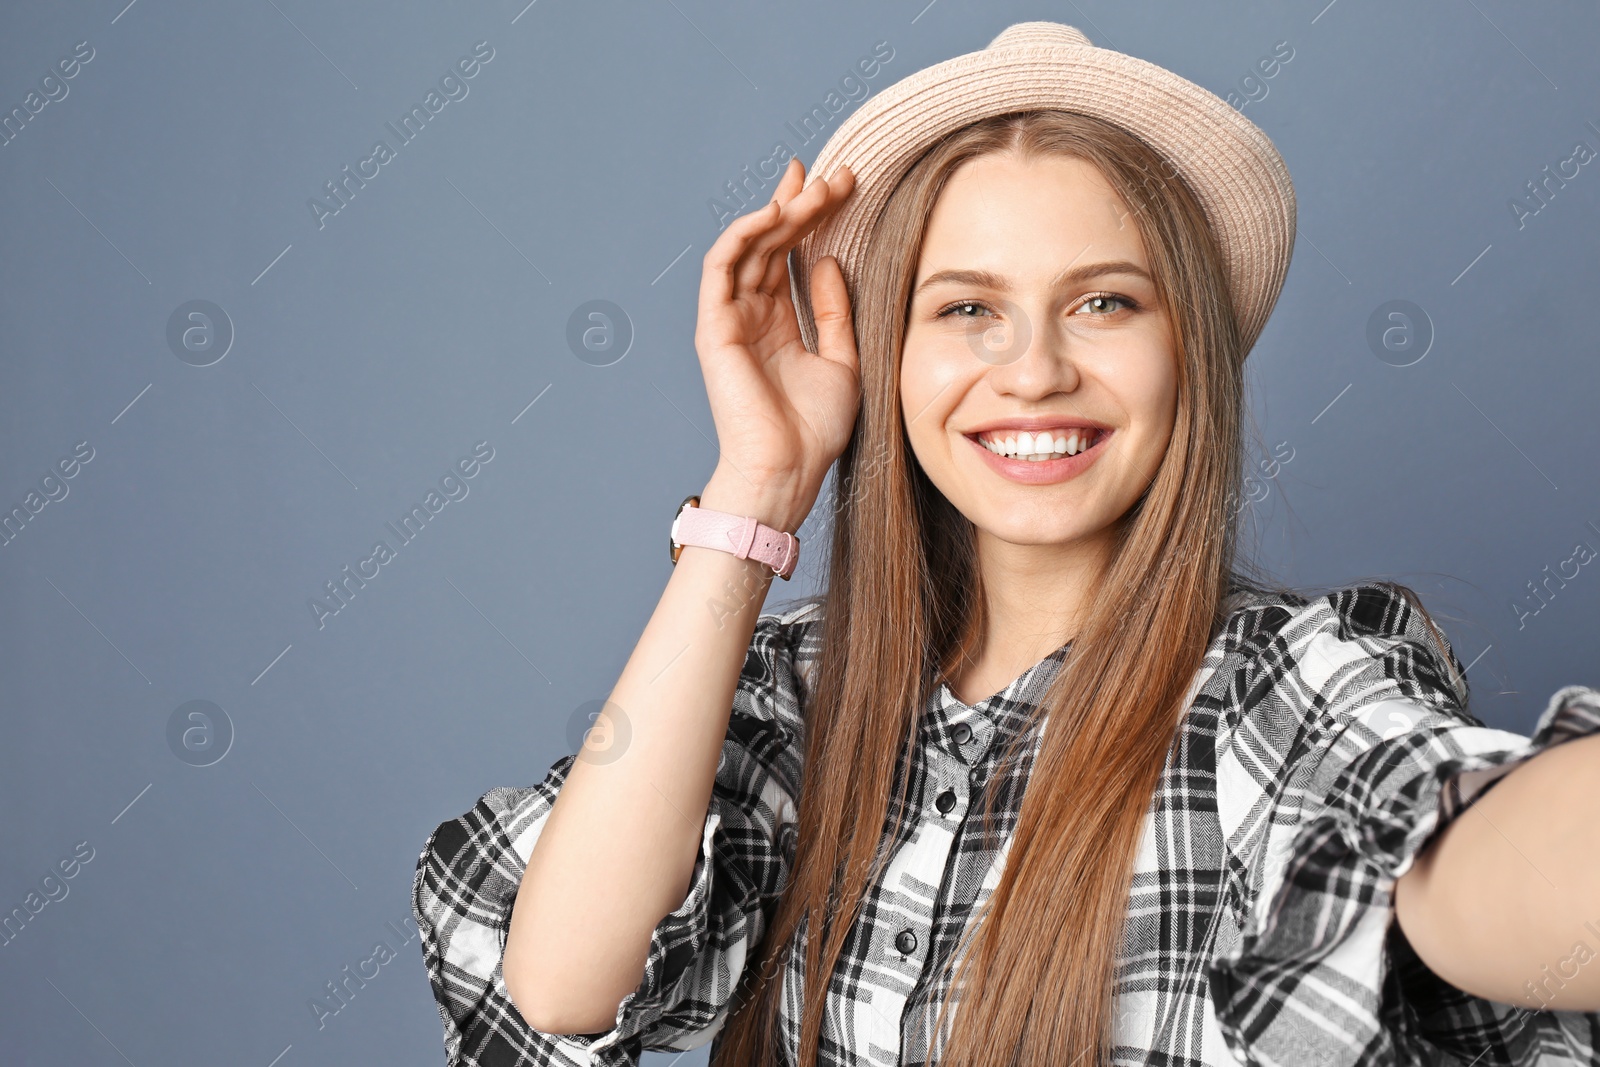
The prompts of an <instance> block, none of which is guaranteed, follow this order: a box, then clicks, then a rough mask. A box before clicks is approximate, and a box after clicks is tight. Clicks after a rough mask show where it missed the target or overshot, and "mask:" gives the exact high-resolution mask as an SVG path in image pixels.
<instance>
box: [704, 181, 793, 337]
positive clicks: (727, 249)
mask: <svg viewBox="0 0 1600 1067" xmlns="http://www.w3.org/2000/svg"><path fill="white" fill-rule="evenodd" d="M781 213H782V208H781V206H780V205H779V204H778V202H777V201H776V200H770V201H768V202H767V204H766V206H765V207H762V208H758V209H756V210H755V211H752V212H750V213H749V214H747V215H741V216H740V217H739V218H737V219H734V220H733V221H732V222H730V223H729V224H728V228H727V229H725V230H723V231H722V234H721V235H720V236H719V237H718V238H717V239H716V240H715V241H713V242H712V244H711V247H710V248H709V249H707V250H706V254H705V259H704V260H703V261H702V264H701V265H702V271H701V276H700V314H701V315H702V316H704V315H705V314H706V313H707V312H708V311H711V310H713V309H715V308H718V307H722V306H723V305H725V304H728V303H730V302H732V300H733V294H734V268H735V267H737V266H738V264H739V261H740V258H741V257H742V256H743V255H744V253H745V250H746V249H747V248H748V247H749V246H750V242H751V241H753V240H755V238H756V237H757V236H758V235H760V234H761V233H764V232H765V231H766V230H767V229H769V228H770V227H772V226H773V225H775V224H776V223H777V221H778V218H779V216H780V214H781Z"/></svg>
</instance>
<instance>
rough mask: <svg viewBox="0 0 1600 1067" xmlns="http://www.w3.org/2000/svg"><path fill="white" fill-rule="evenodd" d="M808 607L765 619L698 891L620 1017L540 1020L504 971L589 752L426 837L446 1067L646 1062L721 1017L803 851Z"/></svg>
mask: <svg viewBox="0 0 1600 1067" xmlns="http://www.w3.org/2000/svg"><path fill="white" fill-rule="evenodd" d="M812 606H813V605H812V604H810V603H807V604H805V605H802V606H801V607H800V608H798V609H791V610H789V611H786V612H779V613H768V614H763V615H761V616H760V617H759V618H758V620H757V623H756V628H755V633H754V636H753V637H752V639H751V643H750V648H749V651H748V653H747V655H746V659H745V664H744V667H743V669H742V671H741V673H740V677H739V680H738V683H737V685H736V687H735V692H734V705H733V709H732V713H731V715H730V717H729V724H728V732H727V736H726V737H725V739H724V742H723V747H722V755H721V758H720V759H719V761H718V765H717V774H716V780H715V783H714V785H713V787H712V793H711V801H710V804H709V807H708V809H707V811H706V817H705V824H704V827H703V830H702V835H701V840H700V850H699V854H698V855H697V856H696V858H695V863H694V871H693V875H692V878H691V884H690V887H689V891H688V894H687V896H686V897H685V898H684V901H683V903H682V904H681V905H680V906H679V907H677V908H676V909H674V910H673V911H672V912H670V913H669V914H667V915H666V916H664V917H663V918H662V919H661V922H660V923H659V924H658V925H657V926H656V928H655V930H654V932H653V933H652V935H651V938H650V948H649V954H648V957H647V959H646V961H645V969H644V976H643V978H642V979H641V981H640V983H639V987H638V988H637V989H635V990H634V991H633V992H631V993H629V994H628V995H627V996H625V997H624V998H623V1000H622V1002H621V1004H619V1005H618V1007H617V1018H616V1023H615V1025H614V1026H613V1027H612V1028H611V1029H609V1030H606V1031H604V1032H602V1033H597V1034H586V1035H559V1034H549V1033H544V1032H541V1031H538V1030H535V1029H534V1028H532V1027H531V1026H529V1025H528V1024H527V1023H526V1022H525V1021H524V1020H523V1018H522V1016H521V1015H520V1014H519V1013H518V1011H517V1009H516V1006H515V1005H514V1004H513V1003H512V1001H511V999H510V997H509V995H508V994H507V992H506V986H505V979H504V975H503V973H502V970H501V962H502V957H503V954H504V950H505V943H506V934H507V932H508V930H509V928H510V923H511V909H512V904H513V903H514V901H515V899H516V893H517V887H518V885H519V884H520V882H521V878H522V872H523V869H524V868H525V867H526V865H527V860H528V856H529V855H530V854H531V852H532V849H533V846H534V843H535V842H536V841H537V840H538V837H539V833H540V831H541V830H542V829H543V827H544V823H545V820H546V818H547V817H548V816H549V813H550V809H551V806H552V805H553V804H554V802H555V798H556V796H557V795H558V794H559V792H560V790H561V785H562V783H563V781H565V779H566V775H567V772H568V771H569V770H570V769H571V767H572V764H573V762H574V761H575V760H576V758H577V757H576V756H575V755H568V756H563V757H562V758H561V759H560V760H558V761H556V763H555V764H554V765H553V766H552V767H551V768H550V770H549V772H548V773H547V774H546V775H545V777H544V780H543V781H541V782H540V783H539V784H537V785H533V786H526V787H517V788H512V787H499V788H495V789H491V790H489V791H488V792H487V793H485V794H483V796H482V797H481V798H480V799H479V800H478V802H477V803H476V804H475V805H473V807H472V809H471V810H470V811H468V812H467V813H466V814H464V815H462V816H461V817H460V818H456V819H451V820H449V821H448V822H444V823H441V824H440V825H439V826H438V827H437V828H436V829H435V830H434V831H433V833H432V834H431V835H430V836H429V837H428V840H427V843H426V844H425V846H424V847H423V850H422V853H421V855H420V857H419V858H418V862H417V871H416V877H415V880H414V882H413V886H412V911H413V914H414V915H415V917H416V919H417V924H418V927H419V929H420V933H421V944H422V953H423V961H424V964H425V965H426V967H427V971H428V979H429V983H430V985H431V987H432V989H433V995H434V999H435V1000H436V1001H437V1002H438V1006H439V1014H440V1016H441V1018H442V1020H443V1022H444V1044H445V1052H446V1056H447V1064H448V1067H490V1065H493V1067H513V1065H523V1064H563V1065H566V1064H597V1065H598V1064H605V1065H618V1064H637V1063H638V1061H639V1055H640V1052H641V1051H642V1050H643V1049H647V1048H648V1049H661V1050H677V1049H690V1048H695V1047H698V1046H700V1045H702V1044H705V1043H706V1042H708V1041H710V1040H711V1039H712V1037H714V1036H715V1034H716V1033H717V1031H718V1030H720V1029H721V1027H722V1024H723V1023H724V1022H725V1021H726V1017H727V1014H728V1008H729V1006H730V1002H731V999H732V993H733V990H734V989H735V988H736V987H737V984H738V981H739V978H740V975H741V973H742V971H743V969H744V965H745V962H746V960H747V959H752V958H753V957H754V950H755V948H756V946H757V944H758V943H759V941H760V939H761V936H762V934H763V933H764V932H765V930H766V927H767V924H768V922H769V921H770V919H771V917H772V912H773V910H774V909H775V908H776V906H777V901H778V897H779V895H780V893H781V891H782V888H783V886H784V884H785V883H786V881H787V879H788V872H789V865H790V863H791V862H792V861H793V857H794V833H795V822H796V815H797V813H796V803H797V798H798V797H799V785H800V782H799V774H800V760H801V752H802V742H801V739H802V726H803V723H802V719H801V710H800V692H801V689H800V686H801V683H802V679H801V678H800V677H799V673H798V672H797V670H796V665H797V656H798V654H799V651H800V649H799V645H800V642H801V641H802V640H804V639H805V638H806V637H807V636H808V631H807V628H806V625H805V619H806V618H807V616H808V613H809V612H810V611H811V609H812Z"/></svg>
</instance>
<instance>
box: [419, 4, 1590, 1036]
mask: <svg viewBox="0 0 1600 1067" xmlns="http://www.w3.org/2000/svg"><path fill="white" fill-rule="evenodd" d="M1157 146H1160V147H1159V148H1158V147H1157ZM840 160H842V161H843V163H844V164H845V165H840V166H838V167H837V169H830V171H829V173H828V174H827V176H826V177H823V176H820V174H819V172H820V171H821V170H822V169H823V165H824V163H830V164H831V163H834V162H838V161H840ZM803 170H804V168H803V167H802V166H801V165H800V163H799V161H798V160H791V161H790V164H789V168H788V170H787V171H786V172H785V173H784V175H783V177H782V180H781V181H780V182H779V184H778V186H777V189H776V192H775V193H774V195H773V197H772V200H771V202H770V203H769V204H768V205H767V206H766V207H765V208H762V209H758V210H755V211H752V212H750V213H748V214H746V215H745V216H744V217H742V218H741V219H739V220H738V221H736V222H734V223H733V224H732V225H730V226H729V227H728V228H727V230H726V231H725V232H724V233H723V234H722V235H721V236H720V237H719V238H718V239H717V241H716V243H715V244H714V245H713V246H712V248H711V249H710V251H709V252H708V253H707V254H706V256H705V260H704V276H703V279H702V282H701V292H700V310H699V326H698V330H697V334H696V347H697V349H698V351H699V355H700V362H701V368H702V371H703V373H704V376H705V380H706V389H707V393H708V395H709V398H710V403H711V410H712V413H713V416H714V418H715V421H716V428H717V435H718V440H719V446H720V450H721V456H720V459H719V461H718V464H717V467H716V470H715V471H714V472H713V474H712V475H711V478H710V480H709V482H708V483H707V484H706V486H705V489H704V490H703V491H702V492H701V493H700V494H698V501H694V500H691V501H686V502H685V503H686V505H688V506H687V507H685V508H683V509H680V515H679V519H678V521H677V522H676V523H675V525H674V538H673V540H674V546H675V547H674V559H675V561H676V565H675V567H674V569H673V571H672V574H671V577H670V578H669V580H668V581H667V584H666V589H665V591H664V592H663V594H662V596H661V600H660V603H659V604H658V606H657V608H656V610H655V613H654V614H653V615H652V616H651V618H650V621H649V623H648V625H647V626H646V627H645V629H644V632H643V634H642V636H641V638H640V640H639V643H638V645H637V647H636V648H635V649H634V652H633V655H632V657H631V658H630V659H629V660H628V662H627V665H626V667H625V668H624V670H623V672H622V674H621V677H620V678H619V679H618V681H617V684H616V686H615V688H614V689H613V690H612V692H611V694H610V699H609V701H608V702H607V704H606V708H605V711H604V712H603V713H602V716H601V720H600V721H599V722H598V723H597V727H598V728H597V729H596V730H594V731H592V732H591V734H590V736H589V740H587V741H586V743H585V746H584V748H583V750H582V751H580V752H579V753H578V754H576V755H575V756H568V757H565V758H563V759H562V760H560V761H558V762H557V763H556V765H555V766H554V767H552V768H551V770H550V771H549V773H548V774H547V775H546V777H545V778H544V780H543V781H542V782H541V783H540V784H538V785H535V786H530V787H526V788H515V789H512V788H501V789H494V790H491V791H489V792H488V793H487V794H485V795H484V796H483V798H482V799H481V800H480V801H479V802H478V803H477V804H476V805H475V806H474V807H473V809H472V810H471V811H469V812H467V813H466V814H465V815H463V816H462V817H461V818H459V819H453V820H450V821H448V822H446V823H444V824H442V825H440V826H439V827H438V829H437V830H436V831H435V832H434V833H433V835H432V836H431V837H430V838H429V840H428V842H427V845H426V847H425V848H424V850H423V853H422V856H421V857H420V862H419V864H418V871H417V880H416V885H415V895H414V903H415V910H416V916H417V919H418V922H419V923H420V925H421V928H422V932H423V938H422V941H423V950H424V956H425V960H426V963H427V966H428V969H429V974H430V978H431V980H432V984H433V989H434V992H435V995H436V997H437V999H438V1001H439V1005H440V1010H441V1015H442V1017H443V1020H444V1024H445V1041H446V1048H447V1051H448V1053H449V1061H450V1063H451V1064H453V1065H454V1064H462V1065H477V1064H482V1065H489V1064H493V1065H497V1067H499V1065H510V1064H534V1063H540V1064H542V1063H553V1064H573V1063H596V1064H627V1063H636V1062H637V1060H638V1057H639V1054H640V1050H641V1049H643V1048H654V1049H687V1048H692V1047H695V1046H698V1045H701V1044H704V1043H706V1042H707V1041H712V1040H715V1042H716V1043H715V1045H714V1046H713V1054H712V1062H713V1063H714V1064H716V1065H719V1067H722V1065H737V1067H755V1065H760V1067H768V1065H776V1064H802V1063H803V1064H812V1063H821V1064H830V1065H866V1064H926V1063H945V1064H960V1065H963V1067H966V1065H994V1067H1001V1065H1012V1064H1020V1065H1025V1067H1032V1065H1040V1067H1064V1065H1070V1064H1074V1063H1079V1062H1081V1063H1082V1064H1084V1065H1085V1067H1087V1065H1091V1064H1100V1063H1111V1062H1115V1063H1165V1064H1191V1065H1207V1067H1221V1065H1229V1064H1238V1063H1248V1064H1273V1065H1276V1064H1295V1065H1300V1064H1307V1063H1312V1064H1392V1063H1406V1064H1410V1063H1430V1064H1432V1063H1439V1064H1457V1065H1460V1067H1466V1065H1468V1064H1484V1065H1487V1064H1518V1065H1531V1064H1541V1065H1556V1064H1578V1063H1587V1064H1593V1063H1600V1053H1597V1051H1596V1050H1597V1048H1600V963H1595V964H1593V965H1590V961H1591V960H1593V959H1594V958H1595V956H1596V955H1597V954H1600V800H1597V798H1600V790H1597V789H1596V783H1597V782H1600V738H1596V737H1594V736H1593V735H1594V734H1595V733H1597V732H1600V692H1596V691H1595V690H1593V689H1589V688H1585V687H1581V686H1569V687H1567V688H1565V689H1562V690H1561V691H1559V692H1558V693H1556V694H1555V695H1554V696H1553V697H1552V699H1551V701H1550V703H1549V706H1548V708H1547V710H1546V711H1545V714H1544V716H1543V717H1542V718H1541V720H1540V722H1539V725H1538V729H1537V731H1536V733H1535V735H1534V736H1533V737H1532V738H1531V739H1530V738H1526V737H1522V736H1520V735H1516V734H1511V733H1506V732H1503V731H1499V730H1492V729H1488V728H1486V727H1484V726H1483V724H1482V723H1481V722H1479V721H1478V720H1477V719H1476V718H1475V717H1473V716H1472V715H1471V714H1470V713H1469V712H1468V710H1467V685H1466V679H1465V677H1464V674H1463V671H1462V669H1461V665H1460V662H1459V660H1458V659H1457V658H1456V656H1455V654H1454V652H1453V651H1452V649H1451V648H1450V645H1449V643H1448V641H1447V640H1446V639H1445V637H1444V636H1443V635H1442V634H1441V633H1440V631H1439V629H1438V628H1437V627H1436V626H1435V625H1434V623H1433V622H1432V620H1431V619H1430V618H1429V617H1428V615H1427V613H1426V612H1425V610H1424V609H1423V608H1422V606H1421V604H1420V603H1419V602H1418V601H1417V600H1416V598H1415V596H1414V594H1412V593H1411V591H1410V590H1408V589H1406V588H1404V587H1402V586H1397V585H1390V584H1386V583H1378V582H1361V583H1357V584H1353V585H1348V586H1344V587H1340V588H1337V589H1334V590H1332V591H1331V592H1327V593H1324V594H1322V595H1311V594H1309V593H1307V592H1302V593H1297V592H1294V591H1291V590H1287V589H1274V588H1269V587H1267V586H1265V585H1263V584H1262V583H1261V582H1260V581H1258V580H1256V579H1254V578H1248V577H1246V576H1245V574H1244V573H1243V571H1242V569H1241V568H1242V567H1243V563H1242V562H1241V561H1240V560H1238V559H1236V558H1235V557H1236V553H1235V530H1236V526H1237V524H1238V522H1239V518H1238V513H1239V511H1240V510H1241V508H1240V502H1239V499H1238V496H1237V492H1236V488H1235V487H1236V486H1238V485H1239V484H1240V481H1241V476H1242V471H1243V458H1242V457H1243V453H1244V443H1243V431H1242V421H1243V416H1244V412H1245V404H1244V402H1243V372H1242V363H1243V359H1244V356H1245V355H1246V353H1247V352H1248V351H1249V348H1250V346H1251V345H1252V344H1253V343H1254V341H1255V338H1256V336H1257V335H1258V334H1259V331H1260V328H1261V326H1262V324H1263V323H1264V322H1265V320H1266V316H1267V314H1268V313H1269V312H1270V309H1271V305H1272V303H1273V301H1274V300H1275V299H1276V296H1277V293H1278V290H1279V288H1280V286H1281V284H1282V279H1283V273H1284V271H1285V270H1286V269H1287V264H1288V251H1289V248H1290V246H1291V245H1292V242H1293V217H1294V203H1293V194H1292V189H1291V188H1290V186H1289V185H1288V182H1287V174H1286V172H1284V171H1283V170H1282V163H1281V160H1279V159H1278V157H1277V154H1276V152H1275V151H1274V150H1273V149H1272V146H1271V142H1270V141H1268V140H1267V139H1266V138H1265V136H1264V135H1262V134H1261V133H1260V131H1259V130H1256V129H1255V127H1254V126H1253V125H1251V124H1249V123H1248V122H1247V121H1246V120H1245V119H1243V118H1242V117H1240V116H1239V115H1238V114H1237V113H1236V112H1235V111H1234V110H1233V109H1231V108H1229V107H1228V106H1227V105H1225V104H1223V103H1222V102H1221V101H1218V100H1216V98H1215V97H1213V96H1211V94H1209V93H1207V92H1206V91H1205V90H1203V89H1200V88H1199V87H1198V86H1193V85H1192V84H1191V83H1188V82H1186V81H1183V80H1182V79H1180V78H1178V77H1177V76H1176V75H1173V74H1171V73H1170V72H1167V71H1163V70H1161V69H1160V68H1157V67H1154V66H1152V65H1150V64H1145V63H1143V62H1142V61H1138V60H1133V59H1131V58H1130V57H1127V56H1123V55H1120V54H1119V53H1114V52H1107V51H1106V50H1103V49H1095V48H1093V47H1092V46H1091V45H1089V43H1088V42H1087V40H1086V39H1085V38H1084V37H1083V35H1082V34H1080V33H1079V32H1078V31H1076V30H1074V29H1072V28H1071V27H1065V26H1059V25H1056V24H1053V23H1023V24H1020V25H1018V26H1013V27H1012V28H1011V29H1009V30H1007V31H1006V33H1005V34H1002V35H1001V36H1000V37H999V38H997V39H996V40H995V41H994V42H993V43H992V44H991V45H990V47H989V48H988V49H985V50H984V51H983V52H979V53H973V54H972V55H969V56H962V57H958V58H957V59H954V60H951V61H948V62H947V63H944V64H940V65H938V66H936V67H932V68H929V69H928V70H925V71H921V72H918V73H917V74H915V75H913V76H912V77H910V78H907V79H906V80H905V81H903V82H901V83H899V84H898V85H896V86H892V87H890V88H889V89H886V90H885V91H884V93H883V94H881V95H880V96H879V97H877V98H875V99H874V100H872V101H869V102H868V103H867V104H865V105H863V107H862V109H861V110H860V111H858V112H857V113H856V114H855V115H853V116H852V117H851V119H850V120H848V121H847V122H846V123H845V124H844V125H843V126H841V128H840V129H839V130H838V131H837V132H836V133H835V135H834V138H833V140H831V141H830V142H829V144H828V146H827V147H825V148H824V149H823V151H822V154H821V157H820V158H819V160H818V164H817V166H816V167H815V168H813V173H812V176H811V180H809V181H806V180H805V178H806V176H805V174H804V173H803ZM792 249H798V251H797V254H796V256H795V257H794V262H793V263H791V257H790V255H789V253H790V251H791V250H792ZM791 271H793V273H792V274H791ZM806 275H809V284H802V281H803V280H804V278H805V276H806ZM835 462H837V473H836V478H835V482H834V493H833V498H832V501H831V516H832V526H833V532H832V546H831V555H830V559H829V569H828V572H827V584H826V589H825V592H824V593H823V594H822V595H820V596H816V597H811V598H808V599H806V600H804V601H802V602H799V603H798V604H795V603H791V604H789V605H786V606H785V607H784V608H782V609H781V610H777V611H774V612H770V613H763V612H762V610H761V608H762V604H763V602H764V598H765V594H766V593H767V591H768V587H769V583H770V581H771V578H772V576H773V574H774V572H775V571H779V572H782V573H783V574H784V576H785V577H787V575H788V571H789V570H790V569H791V568H792V566H793V563H794V559H795V549H796V545H795V542H794V540H793V537H792V532H793V531H795V530H797V529H798V528H799V527H800V525H801V523H802V522H803V521H804V519H805V518H806V516H807V515H808V514H809V513H810V511H811V509H812V507H813V504H814V503H815V501H816V499H817V497H818V495H819V494H820V492H821V488H822V486H823V483H824V479H825V476H826V474H827V472H828V471H829V470H830V468H833V467H834V465H835ZM719 516H728V518H726V519H720V518H719ZM719 522H720V524H721V525H720V526H719V525H718V524H719ZM706 529H712V530H714V531H715V534H714V535H708V534H706V533H705V530H706ZM718 537H720V538H721V540H720V541H719V540H718ZM763 560H764V562H763ZM1582 735H1589V736H1582ZM1567 742H1570V743H1567ZM1546 749H1550V751H1548V752H1546V751H1545V750H1546ZM1491 786H1492V787H1493V788H1492V789H1491ZM1469 804H1470V805H1471V806H1470V807H1468V805H1469Z"/></svg>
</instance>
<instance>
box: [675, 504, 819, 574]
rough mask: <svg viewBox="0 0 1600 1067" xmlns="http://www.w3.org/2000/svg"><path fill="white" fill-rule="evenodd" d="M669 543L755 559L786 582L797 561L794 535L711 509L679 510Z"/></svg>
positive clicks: (798, 552) (798, 542)
mask: <svg viewBox="0 0 1600 1067" xmlns="http://www.w3.org/2000/svg"><path fill="white" fill-rule="evenodd" d="M686 503H687V502H686ZM672 540H673V543H674V544H678V545H695V546H697V547H699V548H715V549H720V550H721V551H723V552H731V553H733V554H734V555H735V556H738V557H739V558H740V559H753V560H758V561H760V562H762V563H765V564H766V565H767V566H769V567H771V568H772V570H773V573H774V574H776V575H777V576H778V577H779V578H782V579H784V580H785V581H788V579H789V576H790V575H791V574H793V573H794V565H795V564H796V563H797V562H798V561H799V559H800V539H799V538H798V537H796V536H795V535H794V534H792V533H785V532H784V531H782V530H774V529H773V528H772V527H770V526H768V525H766V524H765V523H762V522H758V521H756V519H755V518H754V517H753V516H749V515H730V514H728V513H727V512H725V511H712V510H711V509H710V508H702V507H683V508H680V509H679V511H678V516H677V518H675V519H674V520H673V521H672Z"/></svg>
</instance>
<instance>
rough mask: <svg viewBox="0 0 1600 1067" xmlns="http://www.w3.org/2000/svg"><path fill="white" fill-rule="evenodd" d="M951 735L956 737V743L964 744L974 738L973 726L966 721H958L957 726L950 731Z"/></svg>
mask: <svg viewBox="0 0 1600 1067" xmlns="http://www.w3.org/2000/svg"><path fill="white" fill-rule="evenodd" d="M950 736H951V737H953V738H955V742H956V744H958V745H964V744H966V743H967V742H968V741H971V740H972V727H970V726H968V725H967V724H966V723H964V722H958V723H956V725H955V728H954V729H952V730H951V731H950Z"/></svg>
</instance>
